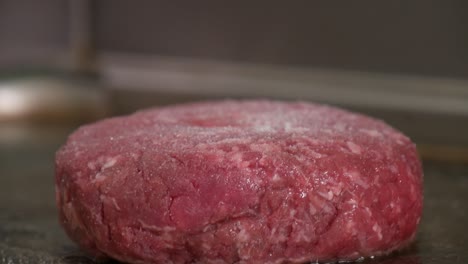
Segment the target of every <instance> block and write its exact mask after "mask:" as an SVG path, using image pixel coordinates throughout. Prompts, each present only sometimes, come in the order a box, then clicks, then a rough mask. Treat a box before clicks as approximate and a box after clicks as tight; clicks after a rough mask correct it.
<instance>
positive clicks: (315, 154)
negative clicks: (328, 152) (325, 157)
mask: <svg viewBox="0 0 468 264" xmlns="http://www.w3.org/2000/svg"><path fill="white" fill-rule="evenodd" d="M308 154H309V155H310V156H311V157H312V158H315V159H320V158H321V157H322V154H320V153H318V152H315V151H313V150H309V151H308Z"/></svg>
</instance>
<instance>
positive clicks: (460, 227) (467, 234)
mask: <svg viewBox="0 0 468 264" xmlns="http://www.w3.org/2000/svg"><path fill="white" fill-rule="evenodd" d="M72 129H73V128H72V127H60V126H55V127H53V126H44V125H25V124H23V125H18V124H16V125H13V124H10V125H6V124H0V263H69V264H71V263H95V262H94V261H93V260H92V259H90V258H88V257H87V256H85V255H84V254H83V253H82V252H81V251H80V250H79V249H78V248H77V246H76V245H74V244H73V243H72V242H71V241H70V240H69V239H68V238H67V237H66V235H65V234H64V232H63V231H62V229H61V227H60V226H59V223H58V221H57V211H56V208H55V197H54V183H53V182H54V173H53V164H54V162H53V161H54V153H55V151H56V149H57V148H58V147H59V146H60V145H61V144H62V143H63V142H64V140H65V138H66V135H67V134H68V133H69V132H70V131H71V130H72ZM424 171H425V183H424V187H425V203H424V217H423V219H422V222H421V226H420V230H419V233H418V236H417V240H416V242H415V243H414V244H413V245H411V246H410V248H408V249H407V250H404V251H402V252H400V253H398V254H394V255H392V256H389V257H385V258H379V259H374V260H368V262H369V263H375V264H382V263H385V264H390V263H395V264H396V263H406V264H435V263H437V264H438V263H466V262H467V260H468V226H467V223H468V203H467V202H468V192H467V190H468V165H459V164H454V163H434V162H425V164H424Z"/></svg>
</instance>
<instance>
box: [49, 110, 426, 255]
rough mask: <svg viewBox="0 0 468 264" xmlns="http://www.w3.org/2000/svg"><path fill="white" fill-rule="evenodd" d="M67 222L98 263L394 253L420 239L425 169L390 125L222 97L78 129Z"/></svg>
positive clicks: (59, 177) (64, 190)
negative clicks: (104, 260)
mask: <svg viewBox="0 0 468 264" xmlns="http://www.w3.org/2000/svg"><path fill="white" fill-rule="evenodd" d="M56 190H57V203H58V207H59V211H60V220H61V223H62V225H63V227H64V228H65V230H66V232H67V233H68V235H69V236H70V237H71V238H72V239H73V240H74V241H75V242H76V243H78V244H79V245H80V246H81V247H82V248H83V249H84V250H86V251H87V252H89V253H90V254H92V255H94V256H96V257H106V256H107V257H111V258H114V259H117V260H120V261H124V262H130V263H282V262H288V261H289V262H304V261H316V260H318V261H336V260H353V259H357V258H360V257H367V256H374V255H382V254H386V253H388V252H391V251H393V250H396V249H399V248H402V247H404V246H405V245H407V244H408V243H409V242H410V241H411V240H412V239H413V238H414V236H415V232H416V227H417V225H418V223H419V220H420V217H421V208H422V171H421V164H420V161H419V159H418V156H417V153H416V149H415V145H414V144H413V143H412V142H411V141H410V140H409V139H408V138H407V137H406V136H404V135H403V134H401V133H400V132H398V131H397V130H395V129H393V128H391V127H389V126H388V125H386V124H385V123H383V122H381V121H378V120H375V119H372V118H369V117H366V116H363V115H359V114H355V113H351V112H347V111H344V110H340V109H337V108H333V107H328V106H323V105H316V104H309V103H286V102H273V101H221V102H207V103H196V104H186V105H177V106H171V107H163V108H153V109H149V110H146V111H141V112H137V113H135V114H133V115H130V116H124V117H117V118H111V119H106V120H103V121H100V122H97V123H94V124H90V125H86V126H83V127H81V128H79V129H78V130H77V131H76V132H74V133H73V134H72V135H71V136H70V137H69V139H68V141H67V143H66V144H65V145H64V146H63V147H62V148H61V149H60V150H59V151H58V153H57V156H56Z"/></svg>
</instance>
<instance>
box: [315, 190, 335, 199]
mask: <svg viewBox="0 0 468 264" xmlns="http://www.w3.org/2000/svg"><path fill="white" fill-rule="evenodd" d="M317 193H318V195H320V196H322V197H323V198H325V199H327V200H332V199H333V192H332V191H328V192H320V191H318V192H317Z"/></svg>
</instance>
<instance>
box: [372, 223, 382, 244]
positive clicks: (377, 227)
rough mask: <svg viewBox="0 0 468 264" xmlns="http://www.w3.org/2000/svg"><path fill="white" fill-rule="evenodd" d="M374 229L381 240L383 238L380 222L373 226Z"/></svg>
mask: <svg viewBox="0 0 468 264" xmlns="http://www.w3.org/2000/svg"><path fill="white" fill-rule="evenodd" d="M372 230H374V232H375V233H376V234H377V237H378V239H379V240H382V228H381V227H380V226H379V224H377V223H375V224H374V225H373V226H372Z"/></svg>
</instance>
